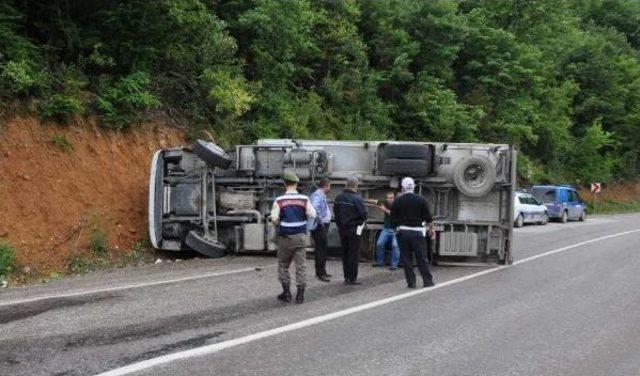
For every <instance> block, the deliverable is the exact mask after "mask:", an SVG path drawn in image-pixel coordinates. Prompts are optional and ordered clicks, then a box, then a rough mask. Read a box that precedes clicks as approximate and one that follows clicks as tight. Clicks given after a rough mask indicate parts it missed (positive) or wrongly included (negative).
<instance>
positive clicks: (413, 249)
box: [391, 177, 435, 289]
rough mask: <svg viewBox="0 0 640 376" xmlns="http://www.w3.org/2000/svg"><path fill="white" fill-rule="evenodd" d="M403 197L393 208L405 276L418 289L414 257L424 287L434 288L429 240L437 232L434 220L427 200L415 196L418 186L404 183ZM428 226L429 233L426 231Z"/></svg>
mask: <svg viewBox="0 0 640 376" xmlns="http://www.w3.org/2000/svg"><path fill="white" fill-rule="evenodd" d="M401 185H402V194H401V195H400V196H399V197H398V198H396V199H395V200H394V201H393V205H392V206H391V223H393V225H395V226H397V228H398V235H397V237H398V244H399V246H400V258H401V259H402V263H403V264H404V275H405V277H406V279H407V286H408V287H409V288H412V289H414V288H416V275H415V273H414V272H413V260H414V256H415V259H416V261H417V263H418V270H419V271H420V275H421V276H422V282H423V286H424V287H431V286H434V285H435V284H434V282H433V275H431V271H430V270H429V263H428V261H427V238H426V235H427V233H428V235H429V236H430V237H431V238H433V237H434V236H435V229H434V225H433V218H432V217H431V212H430V211H429V206H428V205H427V200H425V199H424V197H422V196H420V195H417V194H415V193H414V190H415V182H414V181H413V179H412V178H410V177H406V178H404V179H402V183H401ZM426 226H428V228H429V229H428V231H427V227H426Z"/></svg>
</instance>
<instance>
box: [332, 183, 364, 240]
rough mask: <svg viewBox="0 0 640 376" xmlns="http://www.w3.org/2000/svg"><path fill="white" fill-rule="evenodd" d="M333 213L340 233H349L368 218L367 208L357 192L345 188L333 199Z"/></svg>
mask: <svg viewBox="0 0 640 376" xmlns="http://www.w3.org/2000/svg"><path fill="white" fill-rule="evenodd" d="M333 215H334V218H335V221H336V225H338V231H339V232H340V234H347V233H350V232H355V231H356V227H358V226H360V225H361V224H362V223H363V222H364V221H366V220H367V209H366V208H365V207H364V202H363V201H362V198H360V196H358V194H357V193H355V192H353V191H351V190H348V189H345V190H344V191H343V192H342V193H340V194H339V195H338V197H336V199H335V200H334V201H333Z"/></svg>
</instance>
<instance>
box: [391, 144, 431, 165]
mask: <svg viewBox="0 0 640 376" xmlns="http://www.w3.org/2000/svg"><path fill="white" fill-rule="evenodd" d="M384 159H423V160H426V161H428V160H430V159H431V150H430V148H429V145H421V144H402V145H399V144H387V145H385V147H384Z"/></svg>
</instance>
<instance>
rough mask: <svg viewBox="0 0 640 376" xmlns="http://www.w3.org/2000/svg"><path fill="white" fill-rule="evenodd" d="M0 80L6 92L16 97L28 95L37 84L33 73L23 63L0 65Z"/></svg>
mask: <svg viewBox="0 0 640 376" xmlns="http://www.w3.org/2000/svg"><path fill="white" fill-rule="evenodd" d="M0 79H1V80H2V84H3V86H4V88H5V90H6V91H8V92H9V93H11V94H18V95H27V94H30V92H31V91H32V89H34V88H36V87H37V84H38V82H37V81H38V80H37V77H36V74H35V72H33V69H32V68H31V66H30V65H29V64H28V63H27V62H25V61H9V62H7V63H5V64H2V65H0Z"/></svg>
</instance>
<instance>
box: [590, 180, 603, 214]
mask: <svg viewBox="0 0 640 376" xmlns="http://www.w3.org/2000/svg"><path fill="white" fill-rule="evenodd" d="M601 190H602V184H601V183H591V193H593V212H594V213H597V212H598V193H600V191H601Z"/></svg>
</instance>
